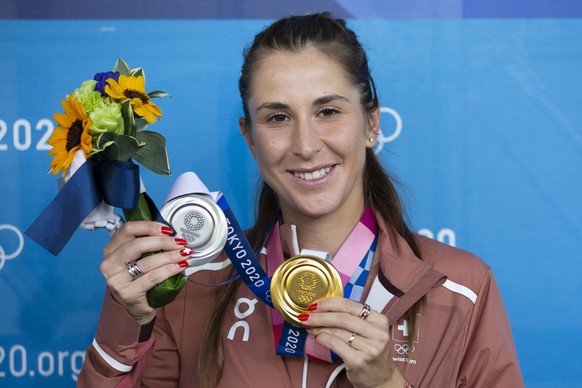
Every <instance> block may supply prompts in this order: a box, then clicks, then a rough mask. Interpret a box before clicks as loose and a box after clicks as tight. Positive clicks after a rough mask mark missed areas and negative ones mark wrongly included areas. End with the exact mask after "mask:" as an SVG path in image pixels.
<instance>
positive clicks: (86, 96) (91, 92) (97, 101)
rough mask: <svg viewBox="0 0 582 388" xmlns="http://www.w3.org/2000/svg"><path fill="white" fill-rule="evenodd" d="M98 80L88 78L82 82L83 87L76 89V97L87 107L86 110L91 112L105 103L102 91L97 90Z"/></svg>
mask: <svg viewBox="0 0 582 388" xmlns="http://www.w3.org/2000/svg"><path fill="white" fill-rule="evenodd" d="M96 84H97V81H95V80H88V81H85V82H83V83H82V84H81V87H80V88H78V89H77V90H75V92H74V93H75V97H77V100H78V101H79V102H80V103H81V104H83V106H84V107H85V112H86V113H87V114H90V113H91V112H93V110H95V109H96V108H97V107H99V106H101V104H103V97H101V93H99V92H97V91H95V85H96Z"/></svg>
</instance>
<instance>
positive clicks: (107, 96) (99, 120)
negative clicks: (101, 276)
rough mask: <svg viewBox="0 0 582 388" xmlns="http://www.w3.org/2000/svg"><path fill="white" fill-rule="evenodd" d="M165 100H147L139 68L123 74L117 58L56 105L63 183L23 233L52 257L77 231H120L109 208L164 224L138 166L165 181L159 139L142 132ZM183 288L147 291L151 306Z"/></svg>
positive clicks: (56, 149) (182, 279)
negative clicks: (59, 106)
mask: <svg viewBox="0 0 582 388" xmlns="http://www.w3.org/2000/svg"><path fill="white" fill-rule="evenodd" d="M166 96H169V94H167V93H166V92H163V91H160V90H156V91H152V92H149V93H147V92H146V88H145V74H144V70H143V69H142V68H136V69H130V67H129V66H128V65H127V63H126V62H125V61H123V60H122V59H118V60H117V62H116V63H115V66H114V68H113V70H112V71H107V72H103V73H97V74H96V75H95V77H94V78H93V79H92V80H86V81H84V82H83V83H82V84H81V86H80V87H79V88H77V89H76V90H75V91H74V92H73V93H71V94H70V95H68V96H66V98H65V99H64V100H63V101H62V106H63V110H64V113H57V114H55V115H53V118H54V120H55V121H56V123H57V127H56V128H55V130H54V132H53V134H52V135H51V138H50V139H49V141H48V142H49V144H50V145H51V146H52V149H51V150H50V151H49V156H53V159H52V160H51V163H50V170H49V172H52V173H53V174H57V173H62V177H63V180H64V181H65V182H66V183H65V184H64V186H63V187H62V188H61V190H60V191H59V193H58V194H57V196H56V197H55V199H54V200H53V201H52V202H51V203H50V204H49V206H48V207H47V208H46V209H45V210H44V211H43V213H41V215H40V216H39V217H38V218H37V219H36V220H35V221H34V222H33V224H32V225H31V226H30V227H29V228H28V230H27V231H26V234H27V235H28V236H29V237H31V238H32V239H33V240H35V241H36V242H38V243H39V244H40V245H42V246H43V247H45V248H46V249H47V250H49V251H50V252H51V253H53V254H54V255H58V253H59V252H60V250H61V249H62V248H63V247H64V246H65V244H66V243H67V241H68V240H69V239H70V237H71V236H72V234H73V232H74V230H75V229H76V228H77V227H78V226H79V225H81V227H83V228H84V229H86V230H93V229H96V228H100V227H106V228H107V229H109V230H112V229H115V228H116V227H119V225H120V220H119V218H120V217H119V216H118V215H116V214H115V213H114V208H116V207H117V208H121V209H122V210H123V214H124V216H125V219H126V220H127V221H139V220H147V221H151V220H157V221H160V222H164V223H165V221H164V220H163V219H162V218H161V216H160V215H159V212H158V210H157V208H156V206H155V204H154V203H153V201H152V200H151V198H149V196H148V195H147V194H146V192H145V190H144V189H143V185H142V184H141V180H140V177H139V166H138V165H137V164H136V163H134V162H137V163H139V165H141V166H142V167H145V168H147V169H149V170H151V171H153V172H155V173H157V174H160V175H170V164H169V160H168V153H167V149H166V140H165V138H164V137H163V136H162V135H161V134H159V133H157V132H154V131H150V130H148V126H149V124H155V123H156V122H157V121H159V120H160V119H161V117H162V111H161V109H160V108H159V107H158V106H157V105H156V104H155V103H154V102H153V101H152V100H153V99H155V98H161V97H166ZM185 283H186V276H185V275H184V274H178V275H176V276H173V277H171V278H169V279H166V280H165V281H164V282H162V283H160V284H158V285H156V286H155V287H154V288H152V289H151V290H149V291H148V293H147V297H148V302H149V304H150V306H152V307H160V306H163V305H165V304H167V303H169V302H171V301H172V300H174V299H175V298H176V296H177V295H178V293H179V291H180V290H181V289H182V288H183V286H184V284H185Z"/></svg>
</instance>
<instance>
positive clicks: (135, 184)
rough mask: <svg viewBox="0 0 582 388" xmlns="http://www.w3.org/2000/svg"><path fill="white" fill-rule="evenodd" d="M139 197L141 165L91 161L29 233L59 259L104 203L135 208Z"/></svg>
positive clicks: (75, 176)
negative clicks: (74, 234)
mask: <svg viewBox="0 0 582 388" xmlns="http://www.w3.org/2000/svg"><path fill="white" fill-rule="evenodd" d="M138 196H139V166H137V165H136V164H135V163H133V162H132V161H127V162H122V161H93V160H91V159H90V160H88V161H86V162H85V163H83V165H82V166H81V167H80V168H79V169H78V170H77V172H75V174H73V176H72V177H71V178H70V179H69V180H68V182H67V183H66V184H65V186H64V187H63V188H62V189H61V191H59V193H58V194H57V196H56V197H55V198H54V199H53V200H52V202H51V203H50V204H49V205H48V206H47V208H46V209H45V210H44V211H43V212H42V213H41V214H40V216H38V218H37V219H36V220H34V222H33V223H32V225H30V227H29V228H28V229H27V230H26V232H25V234H26V235H27V236H28V237H30V238H31V239H32V240H34V241H36V242H37V243H38V244H39V245H41V246H42V247H44V248H45V249H46V250H48V251H49V252H50V253H52V254H53V255H55V256H57V255H58V254H59V253H60V251H61V250H62V249H63V248H64V246H65V245H66V244H67V242H68V241H69V239H70V238H71V236H72V235H73V233H74V232H75V230H76V229H77V227H78V226H79V225H80V224H81V222H83V220H84V219H85V217H87V215H88V214H89V213H90V212H91V211H92V210H93V209H95V207H97V206H98V205H99V204H100V203H101V201H102V200H104V201H105V202H106V203H107V204H109V205H111V206H114V207H121V208H125V209H132V208H135V207H136V206H137V201H138ZM150 201H151V200H150ZM154 208H155V206H154ZM152 215H153V214H152Z"/></svg>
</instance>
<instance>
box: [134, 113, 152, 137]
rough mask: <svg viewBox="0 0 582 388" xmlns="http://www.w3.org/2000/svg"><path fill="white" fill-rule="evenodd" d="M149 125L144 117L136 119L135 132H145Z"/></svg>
mask: <svg viewBox="0 0 582 388" xmlns="http://www.w3.org/2000/svg"><path fill="white" fill-rule="evenodd" d="M148 125H149V123H148V122H147V121H146V120H145V119H144V118H143V117H136V118H135V130H136V132H137V133H139V132H141V131H144V130H145V129H146V128H147V127H148Z"/></svg>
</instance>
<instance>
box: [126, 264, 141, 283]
mask: <svg viewBox="0 0 582 388" xmlns="http://www.w3.org/2000/svg"><path fill="white" fill-rule="evenodd" d="M127 272H129V274H130V275H131V277H132V278H133V280H135V279H137V278H139V277H140V276H142V275H143V272H142V270H141V268H139V266H138V265H137V263H136V262H135V260H134V261H130V262H129V263H127Z"/></svg>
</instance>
